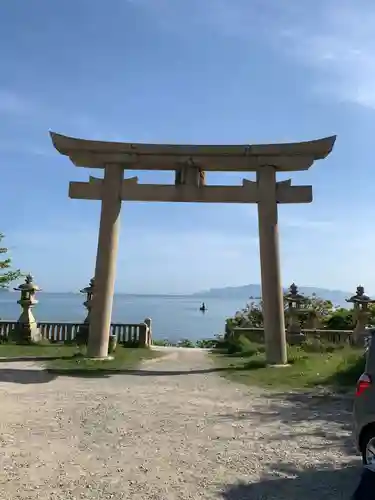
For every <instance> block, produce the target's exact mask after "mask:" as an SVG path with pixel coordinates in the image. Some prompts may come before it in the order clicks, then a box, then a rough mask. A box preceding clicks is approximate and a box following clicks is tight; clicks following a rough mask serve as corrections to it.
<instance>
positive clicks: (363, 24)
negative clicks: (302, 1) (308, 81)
mask: <svg viewBox="0 0 375 500" xmlns="http://www.w3.org/2000/svg"><path fill="white" fill-rule="evenodd" d="M321 5H322V7H321V9H320V10H319V12H318V13H317V14H314V15H313V16H312V18H310V19H308V20H304V19H303V18H302V19H301V22H300V23H298V24H297V23H295V24H293V25H291V26H290V27H288V28H283V29H282V30H281V31H280V36H281V39H282V41H283V43H281V44H279V47H282V50H284V51H285V50H286V53H287V55H289V56H292V57H295V58H296V60H298V61H299V62H300V63H302V64H304V65H306V66H310V67H311V68H313V69H314V70H316V71H317V72H318V76H319V79H318V80H317V82H316V87H315V88H316V90H318V91H324V92H328V93H329V94H331V95H332V96H334V97H335V98H339V99H340V100H342V101H347V102H352V103H356V104H359V105H361V106H365V107H368V108H371V109H375V59H374V57H373V54H374V51H375V38H374V35H373V27H374V25H375V5H373V4H372V3H371V4H370V3H369V2H367V1H366V2H363V3H354V2H352V3H349V2H345V1H344V2H343V1H342V0H340V1H339V0H334V1H331V2H325V3H324V4H321Z"/></svg>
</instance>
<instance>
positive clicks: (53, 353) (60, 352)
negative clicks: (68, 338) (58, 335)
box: [0, 343, 77, 361]
mask: <svg viewBox="0 0 375 500" xmlns="http://www.w3.org/2000/svg"><path fill="white" fill-rule="evenodd" d="M76 352H77V347H76V346H71V345H70V346H67V345H64V344H58V345H56V344H43V345H35V344H34V345H18V344H11V343H7V344H0V358H29V357H30V358H56V357H72V356H74V354H75V353H76ZM4 361H7V360H6V359H4Z"/></svg>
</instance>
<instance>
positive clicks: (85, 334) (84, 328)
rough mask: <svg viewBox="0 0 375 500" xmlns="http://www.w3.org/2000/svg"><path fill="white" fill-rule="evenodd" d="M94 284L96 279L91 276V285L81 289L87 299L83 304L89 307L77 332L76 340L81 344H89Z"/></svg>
mask: <svg viewBox="0 0 375 500" xmlns="http://www.w3.org/2000/svg"><path fill="white" fill-rule="evenodd" d="M94 286H95V279H94V278H91V280H90V284H89V286H86V287H85V288H82V290H80V293H84V294H86V300H85V302H84V303H83V305H84V306H85V308H86V309H87V315H86V318H85V319H84V321H83V324H82V325H81V326H80V327H79V331H78V333H77V338H76V341H77V345H79V346H83V345H87V342H88V338H89V330H90V319H91V307H92V298H93V295H94Z"/></svg>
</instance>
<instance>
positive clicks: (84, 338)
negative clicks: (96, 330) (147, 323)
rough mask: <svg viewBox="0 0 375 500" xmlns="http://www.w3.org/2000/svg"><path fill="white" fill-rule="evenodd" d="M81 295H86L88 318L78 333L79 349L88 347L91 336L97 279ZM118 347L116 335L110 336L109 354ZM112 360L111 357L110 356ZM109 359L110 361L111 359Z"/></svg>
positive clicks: (91, 281) (81, 291) (92, 279)
mask: <svg viewBox="0 0 375 500" xmlns="http://www.w3.org/2000/svg"><path fill="white" fill-rule="evenodd" d="M80 293H84V294H86V300H85V302H84V303H83V305H84V306H85V308H86V309H87V315H86V318H85V319H84V321H83V324H82V325H80V327H79V330H78V332H77V337H76V341H77V345H78V346H79V347H83V346H87V344H88V341H89V334H90V324H91V310H92V301H93V297H94V293H95V278H91V280H90V283H89V286H86V287H85V288H82V290H80ZM116 347H117V337H116V335H110V336H109V341H108V353H109V354H113V353H114V352H115V350H116ZM109 358H110V356H109ZM109 358H108V359H109Z"/></svg>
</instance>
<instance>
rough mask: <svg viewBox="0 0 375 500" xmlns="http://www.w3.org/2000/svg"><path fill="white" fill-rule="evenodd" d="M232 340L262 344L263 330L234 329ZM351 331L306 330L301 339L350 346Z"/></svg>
mask: <svg viewBox="0 0 375 500" xmlns="http://www.w3.org/2000/svg"><path fill="white" fill-rule="evenodd" d="M232 335H233V337H234V338H238V337H240V336H241V335H243V336H244V337H246V338H247V339H249V340H250V341H251V342H256V343H260V344H263V343H264V329H263V328H234V329H233V330H232ZM352 335H353V331H352V330H323V329H306V330H303V337H304V338H305V339H306V340H310V339H317V338H318V339H320V340H322V341H324V342H330V343H332V344H351V342H352Z"/></svg>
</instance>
